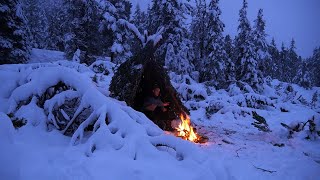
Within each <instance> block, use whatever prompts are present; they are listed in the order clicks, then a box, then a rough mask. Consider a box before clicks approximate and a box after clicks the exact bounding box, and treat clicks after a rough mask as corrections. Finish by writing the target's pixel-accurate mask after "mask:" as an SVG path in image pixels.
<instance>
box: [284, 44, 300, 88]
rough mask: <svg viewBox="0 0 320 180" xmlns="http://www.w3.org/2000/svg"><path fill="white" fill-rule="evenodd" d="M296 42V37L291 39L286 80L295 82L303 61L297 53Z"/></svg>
mask: <svg viewBox="0 0 320 180" xmlns="http://www.w3.org/2000/svg"><path fill="white" fill-rule="evenodd" d="M296 49H297V48H296V42H295V40H294V39H292V40H291V43H290V48H289V51H288V60H289V61H287V62H286V65H287V67H288V71H286V72H287V76H286V82H294V81H293V79H294V77H295V76H296V74H297V73H298V69H299V66H300V64H301V62H302V60H301V58H299V56H298V55H297V53H296Z"/></svg>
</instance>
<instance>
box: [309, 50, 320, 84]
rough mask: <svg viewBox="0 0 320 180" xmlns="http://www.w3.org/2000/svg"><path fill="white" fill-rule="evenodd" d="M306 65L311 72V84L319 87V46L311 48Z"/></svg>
mask: <svg viewBox="0 0 320 180" xmlns="http://www.w3.org/2000/svg"><path fill="white" fill-rule="evenodd" d="M307 65H308V70H309V71H310V72H311V74H312V81H311V82H312V86H318V87H320V76H319V72H320V47H317V48H315V49H314V50H313V55H312V57H311V58H309V59H308V60H307Z"/></svg>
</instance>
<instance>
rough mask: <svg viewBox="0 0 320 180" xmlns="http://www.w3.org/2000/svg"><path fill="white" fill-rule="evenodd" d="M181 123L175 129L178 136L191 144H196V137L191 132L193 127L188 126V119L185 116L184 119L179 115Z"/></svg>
mask: <svg viewBox="0 0 320 180" xmlns="http://www.w3.org/2000/svg"><path fill="white" fill-rule="evenodd" d="M180 119H181V123H180V124H179V126H178V127H177V128H176V130H177V131H178V136H179V137H181V138H183V139H185V140H189V141H192V142H197V140H198V139H199V138H198V135H197V134H196V133H195V132H194V131H193V127H192V126H191V125H190V118H189V116H187V115H186V118H185V117H184V116H183V114H181V115H180Z"/></svg>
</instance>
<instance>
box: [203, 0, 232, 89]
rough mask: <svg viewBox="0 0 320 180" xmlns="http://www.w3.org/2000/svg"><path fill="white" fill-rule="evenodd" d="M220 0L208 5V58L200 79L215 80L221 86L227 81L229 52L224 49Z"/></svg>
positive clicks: (212, 0) (214, 0)
mask: <svg viewBox="0 0 320 180" xmlns="http://www.w3.org/2000/svg"><path fill="white" fill-rule="evenodd" d="M218 3H219V0H211V1H210V3H209V6H208V18H207V22H208V26H207V37H206V39H207V46H206V47H205V49H206V50H207V51H209V52H208V53H209V55H208V59H207V61H205V62H204V64H203V68H204V69H203V71H201V72H202V74H200V81H210V80H213V81H214V82H215V83H214V84H215V85H216V86H217V87H218V88H220V87H221V86H222V84H223V83H225V78H226V77H225V71H226V60H227V54H226V51H225V50H224V44H223V42H224V37H223V35H222V32H223V30H224V24H223V23H222V21H221V20H220V15H221V10H220V8H219V6H218Z"/></svg>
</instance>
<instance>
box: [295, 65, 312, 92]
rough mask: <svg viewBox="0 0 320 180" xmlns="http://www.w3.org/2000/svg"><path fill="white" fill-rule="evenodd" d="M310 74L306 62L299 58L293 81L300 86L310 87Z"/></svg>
mask: <svg viewBox="0 0 320 180" xmlns="http://www.w3.org/2000/svg"><path fill="white" fill-rule="evenodd" d="M311 79H312V75H311V73H310V71H309V69H308V67H307V62H306V61H303V60H301V62H300V63H299V67H298V70H297V74H296V76H295V77H294V79H293V81H294V82H295V83H297V84H299V85H300V86H302V87H304V88H306V89H308V88H310V87H311V81H312V80H311Z"/></svg>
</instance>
